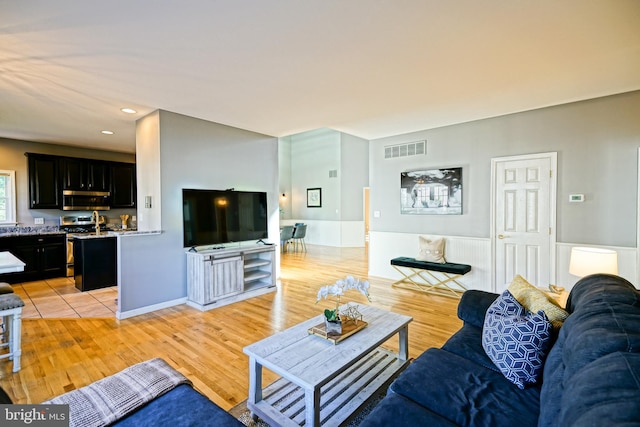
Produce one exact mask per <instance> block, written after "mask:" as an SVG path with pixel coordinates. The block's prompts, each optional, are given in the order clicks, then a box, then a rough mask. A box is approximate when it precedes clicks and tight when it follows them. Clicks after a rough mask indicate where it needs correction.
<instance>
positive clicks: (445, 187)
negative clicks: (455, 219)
mask: <svg viewBox="0 0 640 427" xmlns="http://www.w3.org/2000/svg"><path fill="white" fill-rule="evenodd" d="M400 213H402V214H417V215H462V168H447V169H427V170H418V171H411V172H401V173H400Z"/></svg>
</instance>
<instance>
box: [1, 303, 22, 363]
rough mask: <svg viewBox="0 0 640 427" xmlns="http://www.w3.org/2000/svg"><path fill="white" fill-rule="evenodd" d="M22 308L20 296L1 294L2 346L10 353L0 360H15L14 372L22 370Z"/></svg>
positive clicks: (2, 356) (3, 355)
mask: <svg viewBox="0 0 640 427" xmlns="http://www.w3.org/2000/svg"><path fill="white" fill-rule="evenodd" d="M22 307H24V302H23V301H22V298H20V297H19V296H18V295H16V294H14V293H13V292H11V293H5V294H0V317H1V318H2V329H3V331H2V344H0V348H5V347H7V348H8V349H9V352H8V353H5V354H2V355H0V359H5V358H8V359H9V360H13V372H18V371H19V370H20V356H21V355H22V350H21V349H20V335H21V333H22Z"/></svg>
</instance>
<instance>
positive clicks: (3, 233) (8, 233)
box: [0, 230, 66, 239]
mask: <svg viewBox="0 0 640 427" xmlns="http://www.w3.org/2000/svg"><path fill="white" fill-rule="evenodd" d="M55 234H66V233H65V232H64V231H60V230H56V231H39V230H19V231H17V230H10V231H0V239H1V238H3V237H14V236H50V235H55Z"/></svg>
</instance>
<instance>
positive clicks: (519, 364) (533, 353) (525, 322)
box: [482, 291, 553, 389]
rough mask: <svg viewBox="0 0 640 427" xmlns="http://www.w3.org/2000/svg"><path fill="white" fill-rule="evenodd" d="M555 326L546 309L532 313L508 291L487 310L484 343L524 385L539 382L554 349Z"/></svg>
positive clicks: (505, 372) (503, 368) (508, 375)
mask: <svg viewBox="0 0 640 427" xmlns="http://www.w3.org/2000/svg"><path fill="white" fill-rule="evenodd" d="M551 332H552V326H551V323H550V322H549V320H548V319H547V316H546V315H545V314H544V312H543V311H539V312H538V313H532V312H530V311H529V310H527V309H526V308H524V307H523V306H522V305H520V303H519V302H518V301H517V300H516V299H515V298H514V297H513V295H511V293H510V292H509V291H504V292H503V293H502V295H500V296H499V297H498V299H496V300H495V301H494V302H493V304H491V306H490V307H489V309H488V310H487V314H486V315H485V318H484V327H483V328H482V347H483V348H484V351H485V352H486V353H487V355H488V356H489V358H490V359H491V360H492V361H493V363H494V364H495V365H496V367H497V368H498V369H499V370H500V372H502V374H503V375H504V376H505V377H506V378H507V379H508V380H509V381H511V382H512V383H514V384H515V385H517V386H518V387H519V388H520V389H524V388H525V386H527V385H529V384H535V383H536V382H537V381H538V379H539V378H540V376H541V375H542V370H543V368H544V360H545V359H546V357H547V354H548V353H549V350H550V349H551V345H552V344H553V343H552V335H551Z"/></svg>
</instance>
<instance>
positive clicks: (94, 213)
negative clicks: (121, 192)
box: [91, 211, 100, 236]
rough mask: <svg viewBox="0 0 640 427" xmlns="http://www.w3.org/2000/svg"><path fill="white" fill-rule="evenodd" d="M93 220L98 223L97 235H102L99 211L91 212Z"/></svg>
mask: <svg viewBox="0 0 640 427" xmlns="http://www.w3.org/2000/svg"><path fill="white" fill-rule="evenodd" d="M91 221H92V222H93V223H94V224H95V225H96V236H99V235H100V214H99V213H98V211H93V212H92V213H91Z"/></svg>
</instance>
